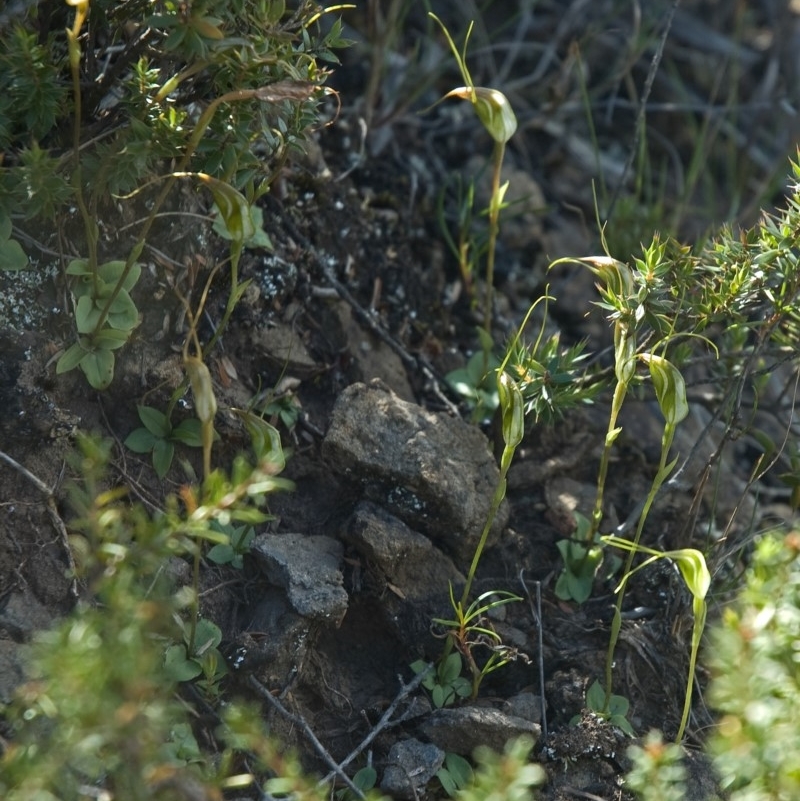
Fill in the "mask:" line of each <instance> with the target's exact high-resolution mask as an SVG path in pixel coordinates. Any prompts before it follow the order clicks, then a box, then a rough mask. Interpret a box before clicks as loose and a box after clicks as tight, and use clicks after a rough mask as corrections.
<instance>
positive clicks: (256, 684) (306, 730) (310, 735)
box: [247, 676, 365, 799]
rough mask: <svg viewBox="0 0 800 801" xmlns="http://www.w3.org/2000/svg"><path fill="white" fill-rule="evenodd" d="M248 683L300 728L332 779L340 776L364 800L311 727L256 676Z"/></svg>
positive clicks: (249, 678) (250, 678)
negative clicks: (325, 765) (324, 763)
mask: <svg viewBox="0 0 800 801" xmlns="http://www.w3.org/2000/svg"><path fill="white" fill-rule="evenodd" d="M247 683H248V684H249V685H250V686H251V687H252V688H253V689H254V690H255V691H256V692H257V693H258V694H259V695H260V696H261V697H262V698H263V699H264V700H265V701H266V702H267V703H268V704H269V705H270V706H271V707H272V708H273V709H275V710H276V711H277V712H278V713H279V714H280V715H281V716H282V717H284V718H286V720H288V721H289V722H290V723H293V724H294V725H295V726H297V727H299V728H300V730H301V731H302V732H303V734H305V736H306V738H307V739H308V740H309V741H310V742H311V744H312V745H313V746H314V748H315V749H316V751H317V753H318V754H319V755H320V756H321V757H322V758H323V759H324V760H325V762H327V763H328V765H330V767H331V768H332V769H333V770H332V771H331V773H330V774H329V775H330V776H331V777H333V776H334V775H336V776H338V777H339V778H340V779H341V780H342V781H343V782H344V783H345V784H346V785H347V787H348V788H349V789H350V790H352V791H353V792H354V793H355V794H356V796H357V797H358V798H362V799H363V798H364V797H365V796H364V793H362V792H361V790H359V789H358V787H356V785H355V784H353V781H352V780H351V779H350V777H349V776H348V775H347V774H346V773H345V772H344V770H342V768H340V767H339V766H338V765H337V764H336V760H335V759H334V758H333V757H332V756H331V755H330V754H329V753H328V750H327V749H326V748H325V746H324V745H323V744H322V743H321V742H320V741H319V739H317V735H316V734H314V732H313V731H312V730H311V727H310V726H309V725H308V723H306V721H305V720H304V719H303V718H302V717H300V715H295V714H294V713H293V712H290V711H289V710H288V709H287V708H286V707H285V706H284V705H283V704H282V703H281V702H280V701H279V700H278V699H277V698H276V697H275V696H274V695H273V694H272V693H271V692H270V691H269V690H268V689H267V688H266V687H265V686H264V685H263V684H262V683H261V682H260V681H259V680H258V679H257V678H256V677H255V676H249V677H248V679H247Z"/></svg>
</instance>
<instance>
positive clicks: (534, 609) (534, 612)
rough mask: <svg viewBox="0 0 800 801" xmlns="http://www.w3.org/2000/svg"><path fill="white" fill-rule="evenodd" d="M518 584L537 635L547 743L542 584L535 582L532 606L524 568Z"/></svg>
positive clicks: (541, 699) (544, 732)
mask: <svg viewBox="0 0 800 801" xmlns="http://www.w3.org/2000/svg"><path fill="white" fill-rule="evenodd" d="M519 582H520V584H522V588H523V589H524V590H525V595H527V596H528V603H529V604H530V607H531V616H532V617H533V619H534V620H535V621H536V634H537V650H538V654H537V655H536V656H537V659H538V662H539V699H540V701H541V704H542V742H547V699H546V697H545V692H544V643H543V637H542V582H541V581H536V582H534V583H535V584H536V604H535V605H534V600H533V597H532V596H531V591H530V590H529V589H528V585H527V584H526V583H525V570H524V568H523V569H522V570H520V571H519Z"/></svg>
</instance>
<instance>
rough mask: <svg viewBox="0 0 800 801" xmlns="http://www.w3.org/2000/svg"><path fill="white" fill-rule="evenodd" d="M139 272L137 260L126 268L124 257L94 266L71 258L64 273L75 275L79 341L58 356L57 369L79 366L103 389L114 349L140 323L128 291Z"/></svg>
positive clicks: (111, 369)
mask: <svg viewBox="0 0 800 801" xmlns="http://www.w3.org/2000/svg"><path fill="white" fill-rule="evenodd" d="M141 272H142V270H141V267H140V266H139V265H138V264H133V265H132V266H131V268H130V269H129V270H128V271H127V272H126V270H125V262H124V261H109V262H106V263H105V264H101V265H100V266H99V267H97V269H94V270H93V269H92V268H91V267H90V265H89V262H88V260H86V259H75V260H74V261H72V262H70V264H69V266H68V267H67V275H71V276H74V277H75V279H76V280H75V282H74V284H73V286H72V295H73V298H74V300H75V325H76V327H77V329H78V341H77V342H75V343H74V344H73V345H72V346H71V347H69V348H67V350H66V351H65V352H64V354H63V355H62V356H61V358H60V359H59V360H58V364H57V365H56V372H57V373H67V372H69V371H70V370H74V369H75V368H76V367H80V369H81V371H82V372H83V374H84V375H85V376H86V380H87V381H88V382H89V383H90V384H91V385H92V386H93V387H94V388H95V389H105V388H106V387H107V386H108V385H109V384H110V383H111V379H112V378H113V377H114V351H115V350H117V349H118V348H121V347H122V346H123V345H124V344H125V343H126V342H127V341H128V339H129V338H130V335H131V333H132V332H133V329H134V328H136V326H137V325H138V324H139V310H138V309H137V308H136V304H135V303H134V302H133V299H132V298H131V296H130V291H131V290H132V289H133V287H134V286H135V285H136V282H137V281H138V280H139V276H140V275H141ZM106 307H108V308H106Z"/></svg>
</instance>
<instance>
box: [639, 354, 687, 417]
mask: <svg viewBox="0 0 800 801" xmlns="http://www.w3.org/2000/svg"><path fill="white" fill-rule="evenodd" d="M642 359H643V360H644V361H645V362H647V364H648V365H649V367H650V377H651V378H652V379H653V387H654V388H655V390H656V397H657V398H658V405H659V407H660V408H661V414H663V415H664V419H665V420H666V421H667V423H668V424H669V425H672V426H675V425H677V424H678V423H680V422H681V420H683V419H684V418H685V417H686V415H687V414H689V404H688V402H687V400H686V382H685V381H684V380H683V376H682V375H681V373H680V370H678V368H677V367H675V365H674V364H672V363H671V362H669V361H667V360H666V359H665V358H664V357H663V356H656V355H655V354H653V353H643V354H642Z"/></svg>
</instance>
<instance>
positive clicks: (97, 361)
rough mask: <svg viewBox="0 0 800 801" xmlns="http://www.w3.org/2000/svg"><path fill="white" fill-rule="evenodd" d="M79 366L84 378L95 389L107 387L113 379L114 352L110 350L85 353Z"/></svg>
mask: <svg viewBox="0 0 800 801" xmlns="http://www.w3.org/2000/svg"><path fill="white" fill-rule="evenodd" d="M80 368H81V370H82V371H83V374H84V375H85V376H86V380H87V381H88V382H89V384H90V385H91V386H93V387H94V388H95V389H107V388H108V385H109V384H110V383H111V382H112V381H113V379H114V354H113V353H112V352H111V351H110V350H98V351H92V352H89V353H86V355H85V356H84V357H83V359H81V362H80Z"/></svg>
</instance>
